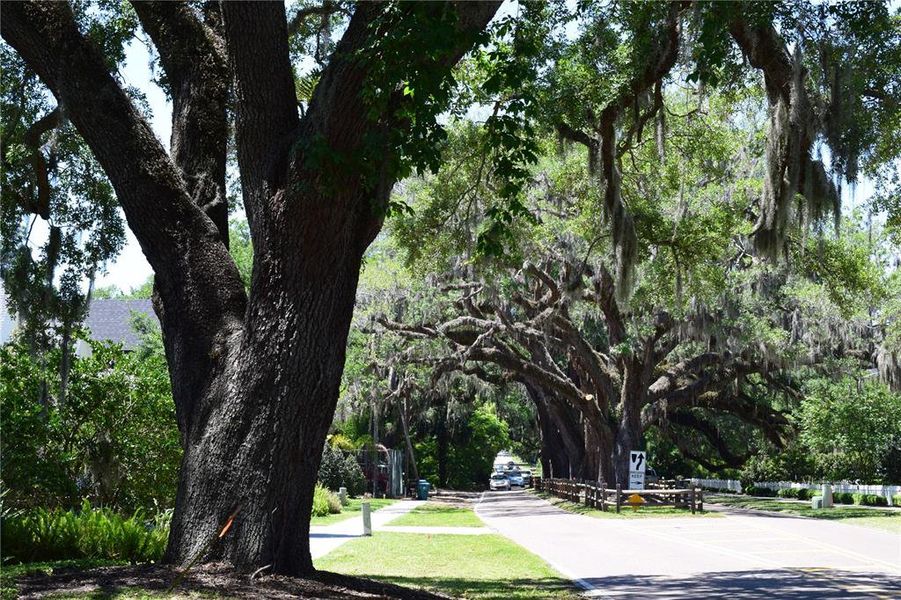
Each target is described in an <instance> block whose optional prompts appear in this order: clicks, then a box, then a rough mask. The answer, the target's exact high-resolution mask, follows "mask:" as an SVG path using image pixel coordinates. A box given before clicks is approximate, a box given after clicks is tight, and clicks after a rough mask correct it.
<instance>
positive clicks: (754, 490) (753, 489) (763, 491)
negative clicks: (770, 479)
mask: <svg viewBox="0 0 901 600" xmlns="http://www.w3.org/2000/svg"><path fill="white" fill-rule="evenodd" d="M745 493H746V494H747V495H749V496H764V497H767V498H772V497H773V496H775V495H776V490H771V489H770V488H766V487H760V486H757V485H752V486H750V487H748V488H747V489H746V490H745Z"/></svg>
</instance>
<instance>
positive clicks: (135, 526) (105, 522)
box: [2, 501, 172, 563]
mask: <svg viewBox="0 0 901 600" xmlns="http://www.w3.org/2000/svg"><path fill="white" fill-rule="evenodd" d="M171 516H172V513H171V512H170V511H165V512H163V513H160V514H158V515H157V516H156V517H154V518H152V519H149V520H148V519H147V518H145V515H144V513H143V511H141V510H138V511H136V512H135V513H134V514H133V515H132V516H131V517H129V518H126V517H123V516H121V515H119V514H116V513H115V512H113V511H111V510H110V509H106V508H91V505H90V504H89V503H88V502H87V501H84V503H83V504H82V507H81V509H80V510H78V511H75V510H66V511H63V510H59V509H56V510H47V509H44V508H39V509H33V510H30V511H27V512H24V513H23V514H21V515H20V516H16V517H11V518H7V519H4V520H3V524H2V526H3V553H4V555H5V558H8V559H9V560H12V561H18V562H36V561H48V560H66V559H81V558H90V559H108V560H127V561H129V562H131V563H138V562H153V561H158V560H160V559H161V558H162V556H163V551H164V550H165V549H166V541H167V540H168V538H169V521H170V520H171Z"/></svg>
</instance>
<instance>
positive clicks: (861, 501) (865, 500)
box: [854, 493, 888, 506]
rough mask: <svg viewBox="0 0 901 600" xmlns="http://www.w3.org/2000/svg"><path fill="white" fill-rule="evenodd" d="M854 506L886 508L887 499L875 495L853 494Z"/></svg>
mask: <svg viewBox="0 0 901 600" xmlns="http://www.w3.org/2000/svg"><path fill="white" fill-rule="evenodd" d="M854 504H857V505H859V506H860V505H863V506H888V499H887V498H885V497H884V496H879V495H877V494H861V493H857V494H854Z"/></svg>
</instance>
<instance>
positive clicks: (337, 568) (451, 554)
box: [315, 532, 579, 600]
mask: <svg viewBox="0 0 901 600" xmlns="http://www.w3.org/2000/svg"><path fill="white" fill-rule="evenodd" d="M315 564H316V568H317V569H323V570H326V571H333V572H337V573H344V574H347V575H358V576H362V577H371V578H372V579H378V580H381V581H388V582H391V583H396V584H399V585H404V586H410V587H418V588H426V589H428V590H430V591H434V592H442V593H445V594H449V595H451V596H453V597H456V598H470V599H476V600H506V599H513V600H521V599H532V598H548V599H558V600H559V599H564V598H565V599H573V600H574V599H575V598H578V597H579V596H578V590H577V589H576V588H575V587H573V585H572V584H571V583H570V581H569V580H568V579H565V578H564V577H562V576H561V575H560V574H559V573H557V572H556V571H554V570H553V569H552V568H551V567H550V566H548V565H547V564H546V563H545V562H544V561H542V560H541V559H540V558H538V557H537V556H535V555H534V554H531V553H530V552H528V551H527V550H525V549H524V548H522V547H521V546H518V545H517V544H514V543H513V542H511V541H510V540H508V539H507V538H505V537H503V536H500V535H493V534H492V535H422V534H415V533H388V532H381V533H379V532H375V535H373V536H372V537H369V538H359V539H356V540H351V541H350V542H348V543H346V544H344V545H343V546H340V547H339V548H337V549H336V550H334V551H332V552H331V553H329V554H328V555H326V556H324V557H322V558H320V559H318V560H316V561H315Z"/></svg>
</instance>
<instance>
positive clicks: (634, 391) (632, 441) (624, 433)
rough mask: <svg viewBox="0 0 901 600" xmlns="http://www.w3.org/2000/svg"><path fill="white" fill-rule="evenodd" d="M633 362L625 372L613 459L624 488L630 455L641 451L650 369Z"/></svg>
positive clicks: (618, 477) (627, 483)
mask: <svg viewBox="0 0 901 600" xmlns="http://www.w3.org/2000/svg"><path fill="white" fill-rule="evenodd" d="M632 362H633V364H632V365H630V366H629V367H627V368H626V369H625V371H624V378H623V387H622V391H621V398H620V406H621V414H620V420H619V427H618V429H617V431H616V447H615V450H614V457H613V460H614V463H613V468H614V472H615V473H616V481H617V483H619V484H620V485H622V486H623V487H626V486H628V485H629V453H630V452H631V451H632V450H638V449H640V444H641V407H642V405H643V403H644V402H643V401H644V398H645V396H646V395H647V383H646V376H645V371H646V370H648V369H647V368H646V366H645V365H644V364H643V363H640V362H638V361H637V360H633V361H632Z"/></svg>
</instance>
